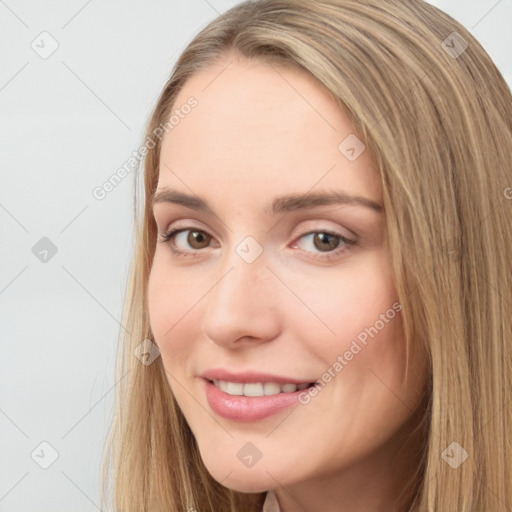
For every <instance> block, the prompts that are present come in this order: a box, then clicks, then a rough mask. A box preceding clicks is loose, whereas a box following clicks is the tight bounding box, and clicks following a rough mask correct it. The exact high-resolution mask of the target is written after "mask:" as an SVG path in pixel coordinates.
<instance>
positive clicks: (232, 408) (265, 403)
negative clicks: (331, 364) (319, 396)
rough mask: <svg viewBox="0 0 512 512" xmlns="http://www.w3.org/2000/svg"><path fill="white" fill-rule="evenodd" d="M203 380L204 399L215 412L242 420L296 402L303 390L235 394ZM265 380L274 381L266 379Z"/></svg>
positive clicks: (267, 413)
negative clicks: (255, 394)
mask: <svg viewBox="0 0 512 512" xmlns="http://www.w3.org/2000/svg"><path fill="white" fill-rule="evenodd" d="M244 376H245V375H244ZM221 380H229V381H230V382H241V381H240V380H233V377H231V378H230V379H221ZM203 382H204V386H205V391H206V399H207V400H208V404H209V405H210V407H211V408H212V409H213V411H214V412H215V413H217V414H218V415H219V416H222V417H223V418H227V419H229V420H236V421H244V422H250V421H258V420H262V419H264V418H267V417H269V416H272V415H273V414H276V413H277V412H279V411H281V410H282V409H285V408H286V407H290V406H292V405H296V404H298V403H299V401H298V396H299V393H302V392H304V391H305V390H301V391H295V392H293V393H279V394H277V395H268V396H235V395H229V394H228V393H224V391H221V390H220V389H219V388H217V387H216V386H215V385H214V384H212V383H211V382H210V381H209V380H207V379H203ZM243 382H263V381H262V380H258V379H253V380H249V379H248V380H244V381H243ZM265 382H276V381H275V380H273V381H270V380H267V381H265ZM287 382H290V381H287Z"/></svg>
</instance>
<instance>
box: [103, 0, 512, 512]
mask: <svg viewBox="0 0 512 512" xmlns="http://www.w3.org/2000/svg"><path fill="white" fill-rule="evenodd" d="M144 147H145V148H146V149H145V151H144V152H145V153H147V155H146V158H145V165H144V192H143V197H142V198H141V203H142V212H140V215H139V217H138V218H139V219H140V225H139V229H138V231H137V248H136V254H135V258H134V263H133V267H132V271H131V281H130V288H129V292H128V297H127V308H126V320H125V321H126V325H128V330H129V331H130V334H129V336H127V339H125V340H124V341H123V345H122V346H123V353H122V354H121V357H120V364H119V369H118V371H119V378H120V382H119V387H118V412H117V417H116V423H115V424H114V426H113V429H112V433H111V443H112V446H111V450H110V451H109V453H108V456H109V458H108V459H106V460H108V461H110V464H109V465H108V464H107V465H106V466H105V475H106V482H108V475H109V469H110V470H111V471H112V472H113V474H114V480H115V481H114V484H115V493H114V495H115V497H114V506H115V508H116V510H120V511H121V510H123V511H124V510H137V511H142V510H147V511H164V510H165V511H182V510H188V511H198V512H199V511H201V512H202V511H212V512H213V511H215V512H219V511H232V512H234V511H244V512H245V511H260V510H265V511H268V512H270V511H279V510H281V512H291V511H296V510H308V511H317V510H322V511H328V512H330V511H335V510H336V511H343V512H347V511H355V510H365V511H381V510H386V511H390V510H393V511H410V512H413V511H423V510H425V511H427V510H428V511H436V512H439V511H443V512H444V511H455V510H456V511H467V512H470V511H471V512H474V511H476V510H485V511H493V512H499V511H505V510H509V509H510V507H511V506H512V490H511V489H512V487H511V485H510V484H511V483H512V478H511V469H512V446H511V443H510V441H509V437H508V433H509V432H510V429H511V428H512V410H511V407H510V404H509V401H510V399H511V387H512V379H511V377H510V367H511V364H512V334H511V332H512V325H511V319H512V277H511V272H510V253H511V251H512V220H511V219H512V201H511V199H510V198H511V197H512V189H511V188H510V187H512V160H511V159H510V155H511V154H512V97H511V94H510V90H509V89H508V87H507V85H506V82H505V81H504V79H503V78H502V76H501V75H500V73H499V72H498V70H497V69H496V67H495V66H494V64H493V63H492V61H491V59H490V58H489V57H488V56H487V54H486V53H485V52H484V50H483V49H482V48H481V46H480V45H479V44H478V42H477V41H476V40H475V39H474V38H473V37H472V36H471V35H470V34H469V33H468V32H467V31H466V30H465V29H464V28H463V27H462V26H461V25H460V24H458V23H457V22H455V21H454V20H453V19H451V18H450V17H449V16H447V15H446V14H444V13H442V12H441V11H439V10H438V9H436V8H434V7H432V6H430V5H429V4H426V3H424V2H422V1H418V0H414V1H409V2H399V1H394V0H392V1H382V0H365V1H355V0H336V1H335V0H330V1H318V2H305V1H302V0H301V1H292V2H290V1H285V0H261V1H256V2H245V3H243V4H240V5H238V6H236V7H234V8H232V9H230V10H229V11H228V12H226V13H224V14H223V15H221V16H220V17H219V18H217V19H216V20H214V21H213V22H211V23H210V24H209V25H208V26H207V27H206V28H205V29H204V30H202V31H201V32H200V33H199V34H198V35H197V36H196V37H195V38H194V40H193V41H192V42H191V43H190V44H189V45H188V47H187V48H186V49H185V50H184V52H183V54H182V55H181V57H180V58H179V59H178V62H177V64H176V66H175V68H174V70H173V72H172V75H171V78H170V80H169V81H168V83H167V84H166V86H165V88H164V90H163V92H162V94H161V96H160V98H159V100H158V102H157V105H156V107H155V109H154V112H153V115H152V117H151V120H150V122H149V125H148V129H147V133H146V143H145V146H144ZM138 204H139V203H138V202H137V205H138ZM106 494H107V491H106V490H105V495H106Z"/></svg>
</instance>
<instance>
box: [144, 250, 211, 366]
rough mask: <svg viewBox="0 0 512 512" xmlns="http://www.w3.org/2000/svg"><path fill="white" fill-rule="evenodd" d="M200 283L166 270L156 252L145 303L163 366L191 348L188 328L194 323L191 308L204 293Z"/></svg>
mask: <svg viewBox="0 0 512 512" xmlns="http://www.w3.org/2000/svg"><path fill="white" fill-rule="evenodd" d="M201 282H202V281H201V279H195V278H191V276H190V275H189V274H186V273H184V272H181V273H180V272H179V271H177V270H174V271H171V270H169V266H168V264H167V263H166V261H165V257H164V256H163V255H162V254H159V253H158V251H157V254H155V259H154V261H153V266H152V269H151V273H150V276H149V280H148V292H147V293H148V295H147V299H148V310H149V322H150V325H151V331H152V333H153V336H154V338H155V342H156V344H157V345H158V347H159V349H160V351H161V352H162V357H163V359H164V363H165V362H166V358H167V356H168V355H169V354H172V355H173V356H174V357H175V356H177V355H179V354H183V352H184V349H185V348H186V347H187V346H189V345H190V344H189V343H187V342H186V341H187V340H189V339H190V335H189V334H190V333H188V335H187V332H186V331H187V326H188V325H191V321H192V322H193V321H194V320H193V318H194V314H195V309H194V308H195V307H196V306H197V305H198V303H199V301H200V300H201V297H202V296H203V295H204V294H205V293H206V292H207V288H206V286H201ZM202 288H204V290H203V289H202ZM196 310H197V308H196Z"/></svg>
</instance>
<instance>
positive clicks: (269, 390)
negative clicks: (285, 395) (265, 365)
mask: <svg viewBox="0 0 512 512" xmlns="http://www.w3.org/2000/svg"><path fill="white" fill-rule="evenodd" d="M263 391H264V392H265V395H277V394H278V393H281V387H280V386H279V384H275V383H274V382H265V384H263Z"/></svg>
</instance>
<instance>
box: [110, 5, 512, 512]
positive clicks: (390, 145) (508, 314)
mask: <svg viewBox="0 0 512 512" xmlns="http://www.w3.org/2000/svg"><path fill="white" fill-rule="evenodd" d="M229 50H235V51H237V52H239V53H241V54H243V55H244V56H246V57H248V58H259V59H264V60H265V61H267V62H269V63H272V64H275V65H276V66H279V65H292V66H296V67H298V68H300V69H302V70H304V71H305V72H307V73H309V74H311V75H312V76H313V77H315V78H316V80H318V82H319V83H321V84H323V86H325V87H326V88H327V89H328V90H329V91H330V92H331V93H332V95H333V97H334V98H335V99H336V101H337V102H338V103H339V105H340V108H342V109H343V110H344V111H345V112H346V113H347V114H348V115H349V116H350V118H351V119H352V120H353V122H354V125H355V127H356V129H357V132H358V135H359V136H360V138H362V139H363V140H364V143H365V144H366V147H367V148H368V150H369V151H370V152H371V154H372V156H373V158H374V160H375V162H376V164H377V165H378V167H379V169H380V173H381V178H382V187H383V200H384V207H385V211H386V222H387V231H388V234H389V245H390V251H391V257H392V264H393V270H394V274H395V276H396V277H395V280H396V289H397V293H398V297H399V300H400V303H401V304H402V306H403V311H402V315H403V321H404V332H405V337H406V342H407V350H408V353H409V354H410V353H411V351H414V350H420V349H421V348H423V349H425V350H426V353H427V354H428V362H429V369H430V372H429V374H430V376H429V382H428V393H427V395H426V407H425V410H424V415H423V421H422V425H423V426H424V427H425V442H424V445H422V446H421V447H419V450H421V454H422V456H421V465H420V467H418V468H417V471H416V472H415V474H413V475H411V477H410V481H409V482H408V484H407V485H406V486H405V488H404V489H407V492H408V502H407V505H406V508H403V510H407V511H410V512H413V511H414V512H416V511H431V512H455V511H464V512H475V511H482V512H483V511H485V512H500V511H505V510H510V507H512V478H511V477H512V475H511V472H512V471H511V470H512V406H511V404H510V403H509V400H510V399H511V398H512V393H511V391H512V377H511V376H512V271H511V270H512V268H511V267H512V265H511V255H512V220H511V219H512V188H511V187H512V96H511V93H510V89H509V88H508V86H507V84H506V82H505V80H504V79H503V77H502V76H501V75H500V73H499V72H498V70H497V68H496V67H495V65H494V64H493V62H492V60H491V59H490V58H489V56H488V55H487V54H486V53H485V51H484V50H483V49H482V47H481V46H480V44H479V43H478V42H477V41H476V40H475V39H474V38H473V37H472V36H471V34H470V33H469V32H468V31H467V30H465V29H464V27H462V26H461V25H460V24H459V23H457V22H456V21H455V20H453V19H452V18H451V17H449V16H448V15H446V14H445V13H443V12H441V11H440V10H438V9H436V8H435V7H433V6H431V5H429V4H427V3H425V2H423V1H421V0H408V1H398V0H362V1H361V0H357V1H356V0H325V1H324V0H322V1H314V2H311V1H303V0H295V1H288V0H261V1H248V2H244V3H242V4H239V5H237V6H235V7H233V8H231V9H230V10H228V11H227V12H225V13H224V14H222V15H221V16H219V17H218V18H217V19H215V20H214V21H212V22H211V23H209V24H208V25H207V26H206V27H205V28H204V29H203V30H202V31H201V32H200V33H199V34H198V35H197V36H196V37H195V38H194V39H193V40H192V42H191V43H190V44H189V45H188V46H187V47H186V49H185V50H184V51H183V53H182V54H181V56H180V58H179V60H178V61H177V63H176V65H175V66H174V68H173V70H172V74H171V77H170V79H169V80H168V82H167V84H166V85H165V87H164V89H163V92H162V93H161V96H160V98H159V99H158V102H157V104H156V107H155V109H154V111H153V113H152V116H151V119H150V121H149V124H148V127H147V132H146V139H147V140H152V141H153V144H152V146H154V147H152V148H151V149H150V150H149V151H148V153H147V156H146V158H145V162H144V176H143V180H144V192H143V196H140V195H139V194H140V191H137V193H136V197H135V219H136V247H135V255H134V259H133V263H132V267H131V271H130V272H131V273H130V281H129V283H128V289H127V295H126V305H125V310H124V321H123V323H124V325H125V326H126V330H127V333H126V334H125V335H123V336H122V339H121V343H120V354H119V363H118V385H117V410H116V415H115V421H114V422H113V424H112V430H111V432H110V436H109V440H108V445H107V449H106V451H105V458H104V466H103V485H102V502H103V504H104V505H103V506H109V504H110V505H112V506H113V507H115V510H118V511H122V512H128V511H137V512H143V511H147V512H149V511H151V512H156V511H166V512H177V511H180V512H181V511H187V510H197V511H198V512H203V511H209V512H228V511H229V512H235V511H238V512H251V511H259V510H260V507H261V504H262V501H263V498H264V494H262V493H260V494H243V493H239V492H235V491H232V490H229V489H227V488H225V487H223V486H222V485H220V484H219V483H218V482H216V481H215V480H213V478H212V477H211V476H210V475H209V473H208V471H207V470H206V468H205V466H204V465H203V463H202V461H201V457H200V455H199V452H198V449H197V445H196V443H195V439H194V437H193V435H192V433H191V431H190V429H189V427H188V425H187V423H186V421H185V418H184V417H183V415H182V413H181V411H180V410H179V408H178V406H177V404H176V401H175V399H174V397H173V395H172V393H171V391H170V388H169V385H168V382H167V379H166V377H165V371H164V369H163V365H162V363H161V358H158V359H157V360H156V361H155V362H154V363H153V364H151V365H148V366H146V365H144V364H141V363H140V361H139V360H138V359H137V358H136V357H134V350H135V349H136V347H137V346H138V345H139V344H140V343H141V342H142V341H143V340H146V339H151V338H152V334H151V328H150V325H149V320H148V308H147V301H146V291H147V283H148V277H149V273H150V269H151V263H152V258H153V254H154V249H155V240H156V228H155V222H154V219H153V216H152V213H151V201H150V199H151V196H152V194H153V193H154V191H155V187H156V184H157V180H158V169H159V155H160V147H161V138H162V137H161V130H160V132H158V128H159V127H162V126H164V125H165V123H166V122H167V121H168V119H169V116H170V115H171V111H172V109H173V107H174V101H175V98H176V96H177V94H178V93H179V91H180V90H181V88H182V87H183V85H184V84H185V82H186V81H187V79H188V78H190V76H191V75H193V74H194V73H195V72H197V71H198V70H201V69H203V68H205V67H207V66H209V65H211V64H212V63H213V62H214V61H216V60H217V59H218V58H220V57H222V56H223V55H226V54H227V53H228V51H229ZM192 115H193V114H192ZM157 134H158V135H157ZM454 443H457V444H454ZM463 450H464V451H463ZM454 454H456V455H457V457H459V458H460V457H461V455H464V456H466V454H467V459H466V460H465V461H464V462H462V463H461V464H460V465H457V467H455V464H450V463H449V462H450V457H451V458H453V457H454ZM461 460H462V459H461Z"/></svg>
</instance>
